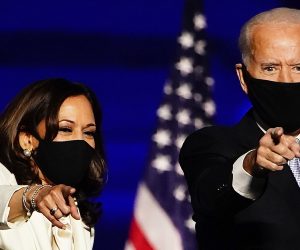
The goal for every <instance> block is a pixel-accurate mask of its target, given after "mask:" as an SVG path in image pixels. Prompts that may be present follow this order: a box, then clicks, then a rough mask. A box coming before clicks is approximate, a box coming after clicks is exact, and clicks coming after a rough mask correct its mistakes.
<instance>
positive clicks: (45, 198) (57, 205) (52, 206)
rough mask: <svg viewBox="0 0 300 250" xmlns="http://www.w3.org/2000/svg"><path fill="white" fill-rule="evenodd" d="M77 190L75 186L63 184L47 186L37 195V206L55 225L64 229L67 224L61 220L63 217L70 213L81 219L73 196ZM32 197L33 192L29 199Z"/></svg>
mask: <svg viewBox="0 0 300 250" xmlns="http://www.w3.org/2000/svg"><path fill="white" fill-rule="evenodd" d="M34 190H35V189H33V190H32V192H34ZM75 192H76V190H75V188H73V187H70V186H66V185H63V184H60V185H56V186H52V187H51V186H45V187H44V188H42V189H41V190H40V191H39V192H38V193H37V195H36V197H35V203H36V207H37V209H38V211H39V212H40V213H42V214H43V215H44V216H45V217H46V218H47V219H48V220H49V221H50V222H51V223H52V224H53V225H54V226H57V227H59V228H63V229H64V228H65V225H64V224H63V223H61V222H60V221H59V219H60V218H61V217H63V216H67V215H69V214H70V215H71V216H72V217H73V218H74V219H77V220H79V219H80V215H79V213H78V210H77V206H76V202H75V199H74V198H73V197H72V195H73V194H74V193H75ZM31 197H32V194H31V195H28V199H31ZM51 211H52V212H51Z"/></svg>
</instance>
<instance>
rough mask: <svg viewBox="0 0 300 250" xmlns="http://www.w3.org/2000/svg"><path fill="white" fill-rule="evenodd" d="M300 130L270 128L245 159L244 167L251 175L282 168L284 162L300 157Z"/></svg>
mask: <svg viewBox="0 0 300 250" xmlns="http://www.w3.org/2000/svg"><path fill="white" fill-rule="evenodd" d="M299 133H300V130H297V131H296V132H294V133H292V134H285V133H284V130H283V128H281V127H276V128H270V129H268V130H267V131H266V133H265V135H264V136H263V137H262V138H261V139H260V140H259V144H258V147H257V148H256V149H255V150H253V151H251V152H249V153H248V154H247V155H246V157H245V159H244V165H243V166H244V169H245V170H246V171H247V172H248V173H249V174H251V175H253V176H255V175H256V174H257V173H259V172H260V173H266V172H268V171H278V170H282V169H283V166H284V164H286V163H287V162H288V160H291V159H293V158H294V157H300V145H299V143H298V139H297V138H296V136H297V135H298V134H299Z"/></svg>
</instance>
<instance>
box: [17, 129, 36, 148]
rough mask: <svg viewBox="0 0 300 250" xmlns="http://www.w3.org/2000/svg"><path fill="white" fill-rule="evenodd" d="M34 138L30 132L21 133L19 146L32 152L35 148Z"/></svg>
mask: <svg viewBox="0 0 300 250" xmlns="http://www.w3.org/2000/svg"><path fill="white" fill-rule="evenodd" d="M34 141H35V140H34V137H33V136H32V135H31V134H29V133H28V132H20V133H19V144H20V146H21V148H22V149H23V150H24V149H27V150H29V151H32V150H33V149H34V148H35V142H34Z"/></svg>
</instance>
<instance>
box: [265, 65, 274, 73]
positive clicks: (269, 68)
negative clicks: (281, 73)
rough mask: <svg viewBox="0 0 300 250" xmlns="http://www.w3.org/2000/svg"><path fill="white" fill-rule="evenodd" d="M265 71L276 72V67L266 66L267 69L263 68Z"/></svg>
mask: <svg viewBox="0 0 300 250" xmlns="http://www.w3.org/2000/svg"><path fill="white" fill-rule="evenodd" d="M263 71H267V72H274V71H275V67H274V66H265V67H263Z"/></svg>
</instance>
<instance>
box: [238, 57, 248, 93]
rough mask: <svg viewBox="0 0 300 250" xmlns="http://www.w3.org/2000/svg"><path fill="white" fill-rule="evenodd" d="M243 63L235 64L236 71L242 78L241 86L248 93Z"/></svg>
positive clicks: (240, 78)
mask: <svg viewBox="0 0 300 250" xmlns="http://www.w3.org/2000/svg"><path fill="white" fill-rule="evenodd" d="M242 67H243V66H242V64H241V63H237V64H236V65H235V71H236V73H237V76H238V78H239V80H240V84H241V87H242V89H243V91H244V92H245V93H246V94H248V87H247V84H246V83H245V81H244V76H243V71H242Z"/></svg>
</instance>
